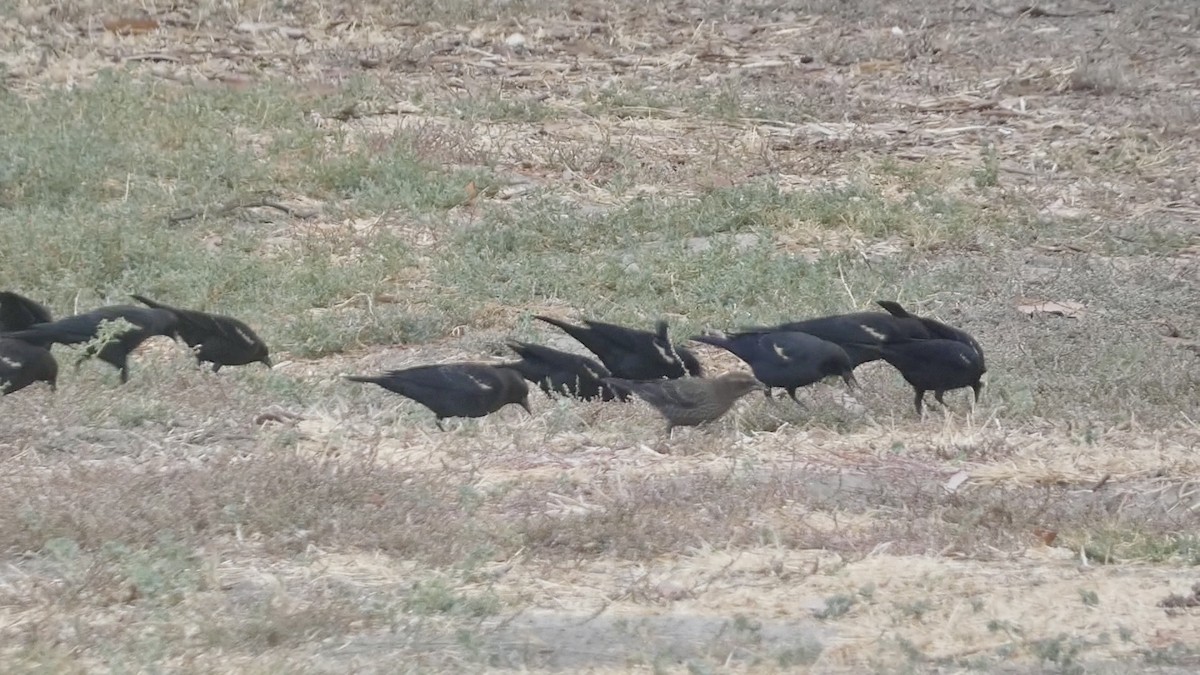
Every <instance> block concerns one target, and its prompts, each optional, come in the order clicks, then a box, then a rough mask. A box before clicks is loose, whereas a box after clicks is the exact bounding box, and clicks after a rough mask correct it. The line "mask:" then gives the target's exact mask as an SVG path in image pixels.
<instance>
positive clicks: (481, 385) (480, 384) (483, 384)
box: [467, 375, 495, 391]
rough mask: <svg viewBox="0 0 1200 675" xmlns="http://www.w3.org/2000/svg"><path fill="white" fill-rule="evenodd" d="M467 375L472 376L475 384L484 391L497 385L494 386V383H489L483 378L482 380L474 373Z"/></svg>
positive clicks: (471, 378)
mask: <svg viewBox="0 0 1200 675" xmlns="http://www.w3.org/2000/svg"><path fill="white" fill-rule="evenodd" d="M467 377H468V378H470V380H471V381H472V382H474V383H475V386H476V387H479V389H480V390H482V391H491V390H493V389H495V387H493V386H492V385H490V384H488V383H487V382H484V381H483V380H480V379H479V378H477V377H475V376H473V375H468V376H467Z"/></svg>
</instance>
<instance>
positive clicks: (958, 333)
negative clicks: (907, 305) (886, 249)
mask: <svg viewBox="0 0 1200 675" xmlns="http://www.w3.org/2000/svg"><path fill="white" fill-rule="evenodd" d="M875 303H876V304H878V305H879V306H880V307H882V308H884V309H885V310H887V311H888V313H889V314H891V315H892V316H894V317H896V318H898V319H900V320H901V321H919V322H920V323H921V325H922V326H924V327H925V330H926V331H928V332H929V336H930V337H931V338H936V339H939V340H954V341H955V342H961V343H963V344H965V345H967V346H968V347H970V348H971V349H974V350H975V352H976V353H977V354H979V365H980V366H985V365H986V364H985V362H984V359H983V347H981V346H979V342H978V341H977V340H976V339H975V338H974V337H972V336H971V334H970V333H967V332H966V331H964V330H961V329H958V328H955V327H954V326H948V325H946V324H944V323H942V322H941V321H938V320H937V319H930V318H926V317H923V316H917V315H915V314H911V313H909V312H908V310H906V309H904V308H903V307H901V306H900V303H898V302H892V301H891V300H876V301H875Z"/></svg>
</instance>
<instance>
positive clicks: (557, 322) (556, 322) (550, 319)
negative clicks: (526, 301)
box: [533, 314, 578, 333]
mask: <svg viewBox="0 0 1200 675" xmlns="http://www.w3.org/2000/svg"><path fill="white" fill-rule="evenodd" d="M533 318H535V319H537V320H538V321H544V322H546V323H548V324H550V325H551V326H554V327H556V328H561V329H563V330H565V331H566V332H568V333H570V332H571V331H572V330H574V329H576V328H578V326H573V325H571V324H569V323H567V322H566V321H560V320H558V319H555V318H554V317H550V316H545V315H543V314H538V315H536V316H534V317H533Z"/></svg>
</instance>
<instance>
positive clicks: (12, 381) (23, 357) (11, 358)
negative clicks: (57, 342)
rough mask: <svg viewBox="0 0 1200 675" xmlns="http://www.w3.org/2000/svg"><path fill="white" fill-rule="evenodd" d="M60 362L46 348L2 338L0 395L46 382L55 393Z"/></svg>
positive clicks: (0, 339)
mask: <svg viewBox="0 0 1200 675" xmlns="http://www.w3.org/2000/svg"><path fill="white" fill-rule="evenodd" d="M57 381H58V362H57V361H55V360H54V356H53V355H51V354H50V351H49V350H47V349H45V348H44V347H38V346H36V345H31V344H29V343H28V342H21V341H20V340H10V339H7V338H0V394H11V393H13V392H14V391H20V390H22V389H24V388H25V387H28V386H29V385H31V384H33V383H34V382H45V383H46V384H49V385H50V389H51V390H52V391H53V390H54V388H55V385H56V383H57Z"/></svg>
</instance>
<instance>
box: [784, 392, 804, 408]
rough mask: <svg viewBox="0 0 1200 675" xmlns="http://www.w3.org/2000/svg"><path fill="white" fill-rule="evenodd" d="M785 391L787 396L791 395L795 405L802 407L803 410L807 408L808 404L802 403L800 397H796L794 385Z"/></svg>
mask: <svg viewBox="0 0 1200 675" xmlns="http://www.w3.org/2000/svg"><path fill="white" fill-rule="evenodd" d="M787 393H788V396H791V397H792V400H793V401H795V402H796V405H798V406H800V407H801V408H804V409H805V410H808V406H806V405H804V403H803V402H802V401H801V400H800V399H798V398H796V388H795V387H792V388H790V389H788V390H787Z"/></svg>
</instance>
